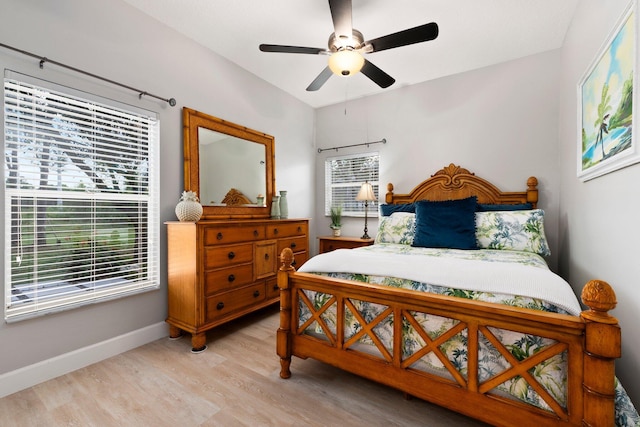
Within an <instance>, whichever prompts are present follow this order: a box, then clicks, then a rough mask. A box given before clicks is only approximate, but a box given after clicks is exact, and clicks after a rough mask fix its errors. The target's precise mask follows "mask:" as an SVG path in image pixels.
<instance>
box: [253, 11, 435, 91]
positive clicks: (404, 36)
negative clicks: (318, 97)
mask: <svg viewBox="0 0 640 427" xmlns="http://www.w3.org/2000/svg"><path fill="white" fill-rule="evenodd" d="M329 8H330V9H331V18H332V19H333V28H334V30H335V32H334V33H332V34H331V36H329V47H328V49H322V48H315V47H301V46H285V45H277V44H261V45H260V50H261V51H262V52H280V53H302V54H309V55H331V56H330V57H329V65H328V66H327V67H325V69H324V70H322V72H321V73H320V74H319V75H318V77H316V78H315V80H313V81H312V82H311V84H310V85H309V87H307V90H308V91H316V90H318V89H320V88H321V87H322V85H323V84H325V83H326V81H327V80H329V77H331V74H333V73H335V74H338V75H343V76H350V75H353V74H356V73H357V72H359V71H362V74H364V75H365V76H367V77H368V78H370V79H371V80H373V82H375V83H376V84H377V85H378V86H380V87H381V88H387V87H389V86H391V85H392V84H393V83H394V82H395V79H394V78H393V77H391V76H390V75H389V74H387V73H385V72H384V71H382V70H381V69H380V68H378V67H376V66H375V65H373V64H372V63H371V62H370V61H368V60H367V59H365V58H364V56H363V54H365V53H374V52H380V51H382V50H387V49H393V48H396V47H400V46H407V45H410V44H414V43H421V42H425V41H429V40H433V39H435V38H436V37H438V24H436V23H435V22H431V23H429V24H424V25H419V26H417V27H414V28H409V29H406V30H403V31H398V32H397V33H393V34H388V35H386V36H382V37H378V38H375V39H371V40H367V41H365V40H364V36H363V35H362V33H361V32H360V31H358V30H356V29H354V28H353V27H352V23H351V12H352V7H351V0H329Z"/></svg>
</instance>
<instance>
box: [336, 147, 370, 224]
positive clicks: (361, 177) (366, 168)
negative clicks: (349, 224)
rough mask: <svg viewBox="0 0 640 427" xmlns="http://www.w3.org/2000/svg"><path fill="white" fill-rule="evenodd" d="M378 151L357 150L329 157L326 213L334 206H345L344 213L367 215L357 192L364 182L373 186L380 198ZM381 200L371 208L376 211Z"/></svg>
mask: <svg viewBox="0 0 640 427" xmlns="http://www.w3.org/2000/svg"><path fill="white" fill-rule="evenodd" d="M379 163H380V155H379V154H378V153H366V154H354V155H347V156H339V157H330V158H327V159H326V160H325V174H324V176H325V198H324V201H325V202H324V203H325V204H324V213H325V215H330V211H331V207H332V206H342V216H355V217H359V216H364V203H363V202H359V201H356V196H357V195H358V191H360V187H361V186H362V184H363V183H364V182H367V181H368V182H369V183H371V185H372V186H373V192H374V194H375V195H376V199H378V200H379V196H378V187H379V169H380V166H379ZM377 209H378V202H377V201H376V202H372V203H369V211H376V210H377Z"/></svg>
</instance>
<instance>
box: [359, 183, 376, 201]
mask: <svg viewBox="0 0 640 427" xmlns="http://www.w3.org/2000/svg"><path fill="white" fill-rule="evenodd" d="M356 200H359V201H361V202H373V201H375V200H376V195H375V194H374V193H373V185H371V184H370V183H368V182H365V183H364V184H362V187H360V191H359V192H358V195H357V196H356Z"/></svg>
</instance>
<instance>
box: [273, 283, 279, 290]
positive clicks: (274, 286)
mask: <svg viewBox="0 0 640 427" xmlns="http://www.w3.org/2000/svg"><path fill="white" fill-rule="evenodd" d="M273 290H274V291H277V290H278V284H277V283H275V284H274V285H273Z"/></svg>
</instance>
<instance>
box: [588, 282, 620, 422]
mask: <svg viewBox="0 0 640 427" xmlns="http://www.w3.org/2000/svg"><path fill="white" fill-rule="evenodd" d="M581 299H582V302H583V303H584V304H585V305H586V306H588V307H589V310H585V311H583V312H582V313H580V317H581V318H582V319H583V320H584V321H585V345H584V354H585V358H584V366H583V369H584V372H585V375H584V376H583V378H584V382H583V388H584V390H585V393H584V401H583V405H584V412H583V424H584V425H587V426H605V425H606V426H612V425H614V419H615V382H614V381H612V380H611V379H612V378H614V376H615V359H617V358H619V357H620V356H621V332H620V326H619V325H618V319H616V318H615V317H613V316H611V315H610V314H609V313H608V311H609V310H613V308H615V306H616V304H617V301H616V294H615V292H614V291H613V288H612V287H611V286H610V285H609V284H608V283H607V282H605V281H602V280H591V281H590V282H589V283H587V284H586V285H585V286H584V288H583V289H582V295H581ZM588 372H600V373H602V375H597V376H596V375H587V373H588Z"/></svg>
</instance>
